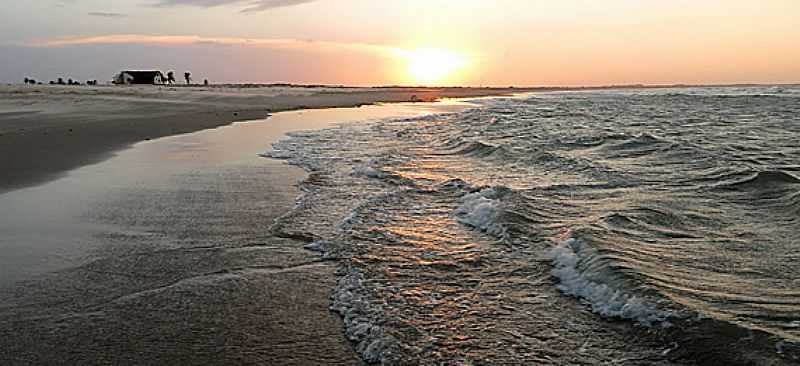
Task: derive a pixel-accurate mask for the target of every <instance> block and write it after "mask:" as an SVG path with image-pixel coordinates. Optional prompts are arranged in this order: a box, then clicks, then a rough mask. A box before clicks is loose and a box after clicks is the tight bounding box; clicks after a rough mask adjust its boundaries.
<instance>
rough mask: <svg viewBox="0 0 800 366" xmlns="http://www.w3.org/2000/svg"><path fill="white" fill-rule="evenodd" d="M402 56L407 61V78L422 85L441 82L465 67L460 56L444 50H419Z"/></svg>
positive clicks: (405, 52)
mask: <svg viewBox="0 0 800 366" xmlns="http://www.w3.org/2000/svg"><path fill="white" fill-rule="evenodd" d="M402 54H403V56H404V57H405V58H406V59H407V61H408V73H409V76H411V78H413V80H414V81H415V82H417V83H420V84H423V85H431V84H435V83H440V82H443V81H445V80H446V79H447V78H449V77H451V76H452V74H453V73H455V72H456V71H458V70H459V69H461V68H463V67H464V66H465V65H466V61H465V60H464V58H463V57H462V56H461V55H460V54H458V53H456V52H453V51H450V50H445V49H439V48H419V49H415V50H411V51H404V52H403V53H402Z"/></svg>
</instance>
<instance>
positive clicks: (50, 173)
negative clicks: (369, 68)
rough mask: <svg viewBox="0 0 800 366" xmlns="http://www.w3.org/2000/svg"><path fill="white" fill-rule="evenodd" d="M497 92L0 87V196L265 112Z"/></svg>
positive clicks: (496, 91)
mask: <svg viewBox="0 0 800 366" xmlns="http://www.w3.org/2000/svg"><path fill="white" fill-rule="evenodd" d="M522 91H524V90H522V89H496V88H331V87H293V86H264V87H245V86H239V87H237V86H219V87H154V86H135V87H112V86H98V87H88V86H79V87H76V86H49V85H48V86H24V85H5V86H0V171H1V172H3V174H2V175H0V176H2V179H0V192H4V191H8V190H11V189H16V188H19V187H23V186H26V185H30V184H35V183H41V182H44V181H47V180H50V179H53V178H56V177H58V176H59V175H61V174H63V173H65V172H67V171H68V170H70V169H73V168H75V167H78V166H81V165H85V164H90V163H94V162H98V161H102V160H103V159H106V158H108V157H109V156H110V155H109V154H110V153H112V152H113V151H114V150H117V149H120V148H122V147H125V146H129V145H130V144H132V143H135V142H137V141H142V140H147V139H152V138H157V137H162V136H168V135H175V134H181V133H186V132H192V131H197V130H201V129H206V128H212V127H217V126H221V125H226V124H229V123H231V122H233V121H241V120H249V119H257V118H263V117H265V116H267V115H268V114H269V113H271V112H277V111H285V110H295V109H306V108H327V107H353V106H360V105H365V104H372V103H378V102H401V101H410V100H412V99H414V100H425V101H430V100H435V99H438V98H448V97H474V96H485V95H498V94H507V93H518V92H522Z"/></svg>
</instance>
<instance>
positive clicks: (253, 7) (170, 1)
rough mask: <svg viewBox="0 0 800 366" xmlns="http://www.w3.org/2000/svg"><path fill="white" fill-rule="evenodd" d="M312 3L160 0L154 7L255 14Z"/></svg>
mask: <svg viewBox="0 0 800 366" xmlns="http://www.w3.org/2000/svg"><path fill="white" fill-rule="evenodd" d="M314 1H318V0H160V1H159V2H158V3H156V4H155V6H158V7H170V6H200V7H207V8H208V7H213V6H220V5H239V6H244V7H245V8H244V9H242V12H256V11H265V10H269V9H275V8H283V7H288V6H295V5H300V4H306V3H311V2H314Z"/></svg>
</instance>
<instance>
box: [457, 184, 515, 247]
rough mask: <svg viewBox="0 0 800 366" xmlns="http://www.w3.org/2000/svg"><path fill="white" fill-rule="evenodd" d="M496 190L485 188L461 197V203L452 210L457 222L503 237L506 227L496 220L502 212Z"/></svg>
mask: <svg viewBox="0 0 800 366" xmlns="http://www.w3.org/2000/svg"><path fill="white" fill-rule="evenodd" d="M499 194H500V193H499V192H498V190H496V189H494V188H485V189H482V190H480V191H478V192H474V193H470V194H467V195H465V196H464V197H461V199H460V200H459V201H460V202H461V205H460V206H458V208H456V210H455V211H454V212H453V216H455V218H456V220H458V222H460V223H462V224H465V225H468V226H471V227H473V228H476V229H478V230H481V231H484V232H486V233H488V234H490V235H494V236H497V237H504V236H505V235H506V228H505V227H504V226H503V225H502V224H500V223H498V222H497V218H498V217H499V216H500V214H501V212H502V207H501V203H500V200H499V199H498V196H499Z"/></svg>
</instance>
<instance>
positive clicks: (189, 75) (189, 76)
mask: <svg viewBox="0 0 800 366" xmlns="http://www.w3.org/2000/svg"><path fill="white" fill-rule="evenodd" d="M183 78H184V79H186V85H189V84H191V83H192V73H191V72H188V71H187V72H184V73H183Z"/></svg>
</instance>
